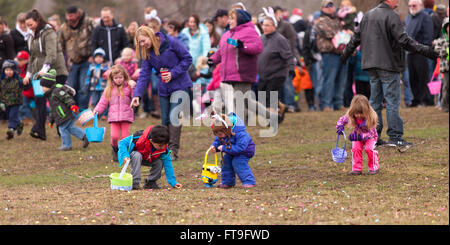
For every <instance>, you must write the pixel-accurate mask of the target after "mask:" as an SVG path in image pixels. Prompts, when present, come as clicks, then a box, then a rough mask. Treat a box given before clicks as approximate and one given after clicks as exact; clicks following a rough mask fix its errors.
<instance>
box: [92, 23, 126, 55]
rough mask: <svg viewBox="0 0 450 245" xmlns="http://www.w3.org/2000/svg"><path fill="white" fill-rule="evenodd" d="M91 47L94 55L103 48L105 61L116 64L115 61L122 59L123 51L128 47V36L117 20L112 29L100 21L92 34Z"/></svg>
mask: <svg viewBox="0 0 450 245" xmlns="http://www.w3.org/2000/svg"><path fill="white" fill-rule="evenodd" d="M91 45H92V46H91V47H92V49H91V51H92V53H94V51H95V50H96V49H97V48H102V49H103V50H105V53H106V57H105V61H111V62H112V63H114V60H116V59H117V58H119V57H120V52H122V49H124V48H126V47H128V45H129V44H128V36H127V33H126V32H125V29H124V28H123V26H122V25H121V24H117V23H116V21H115V20H113V25H112V26H111V27H107V26H105V24H104V23H103V21H100V25H99V26H97V27H96V28H95V29H94V31H93V33H92V43H91ZM110 47H111V49H110ZM111 59H112V60H111Z"/></svg>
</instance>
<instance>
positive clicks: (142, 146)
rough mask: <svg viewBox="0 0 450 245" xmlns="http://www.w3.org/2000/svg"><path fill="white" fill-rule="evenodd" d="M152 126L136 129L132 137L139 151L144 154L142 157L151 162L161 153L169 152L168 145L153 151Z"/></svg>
mask: <svg viewBox="0 0 450 245" xmlns="http://www.w3.org/2000/svg"><path fill="white" fill-rule="evenodd" d="M152 128H153V126H149V127H147V128H146V129H145V130H139V131H136V132H135V133H134V134H133V137H132V138H133V139H132V142H133V143H134V147H135V148H136V150H137V151H138V152H139V153H141V154H142V159H143V160H146V161H149V162H152V161H153V160H155V159H156V158H158V157H159V156H160V155H161V154H163V153H166V152H167V150H166V149H167V145H166V147H164V149H163V150H159V151H154V152H152V143H150V132H151V131H152ZM138 136H139V137H138Z"/></svg>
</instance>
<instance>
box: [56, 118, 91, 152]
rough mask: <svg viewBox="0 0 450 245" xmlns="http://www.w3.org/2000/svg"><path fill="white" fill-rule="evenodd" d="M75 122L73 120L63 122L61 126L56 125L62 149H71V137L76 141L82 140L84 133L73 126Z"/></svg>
mask: <svg viewBox="0 0 450 245" xmlns="http://www.w3.org/2000/svg"><path fill="white" fill-rule="evenodd" d="M75 122H76V120H75V118H73V119H71V120H68V121H66V122H64V123H63V124H60V125H58V130H59V133H60V134H61V140H62V147H63V148H71V147H72V137H71V136H70V135H73V136H75V137H77V138H78V139H80V140H82V139H83V137H84V135H85V132H84V130H82V129H81V128H78V127H75V126H73V124H74V123H75Z"/></svg>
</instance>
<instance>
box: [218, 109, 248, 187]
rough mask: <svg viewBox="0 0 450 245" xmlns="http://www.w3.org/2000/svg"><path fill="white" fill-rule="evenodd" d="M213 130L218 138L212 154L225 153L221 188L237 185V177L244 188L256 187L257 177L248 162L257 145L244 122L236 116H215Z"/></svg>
mask: <svg viewBox="0 0 450 245" xmlns="http://www.w3.org/2000/svg"><path fill="white" fill-rule="evenodd" d="M213 119H214V120H213V123H212V125H211V129H212V131H213V133H214V135H215V136H216V137H215V139H214V142H213V143H212V145H211V151H212V152H223V153H225V155H224V156H223V163H222V184H220V185H219V186H218V187H219V188H231V187H234V186H235V185H236V175H237V176H238V177H239V179H240V180H241V182H242V187H243V188H251V187H255V186H256V183H255V176H254V175H253V173H252V170H251V169H250V166H249V165H248V161H249V160H250V158H252V157H253V156H254V155H255V143H253V140H252V138H251V137H250V135H249V134H248V133H247V131H245V130H246V128H245V125H244V122H243V121H242V120H241V119H240V118H239V117H238V116H237V115H236V114H235V113H230V114H228V116H226V115H224V114H222V115H221V116H219V115H217V114H216V115H213Z"/></svg>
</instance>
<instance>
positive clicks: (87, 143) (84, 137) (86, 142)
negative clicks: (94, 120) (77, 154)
mask: <svg viewBox="0 0 450 245" xmlns="http://www.w3.org/2000/svg"><path fill="white" fill-rule="evenodd" d="M81 140H82V141H83V148H86V147H88V145H89V140H88V139H87V137H86V135H85V136H83V139H81Z"/></svg>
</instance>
